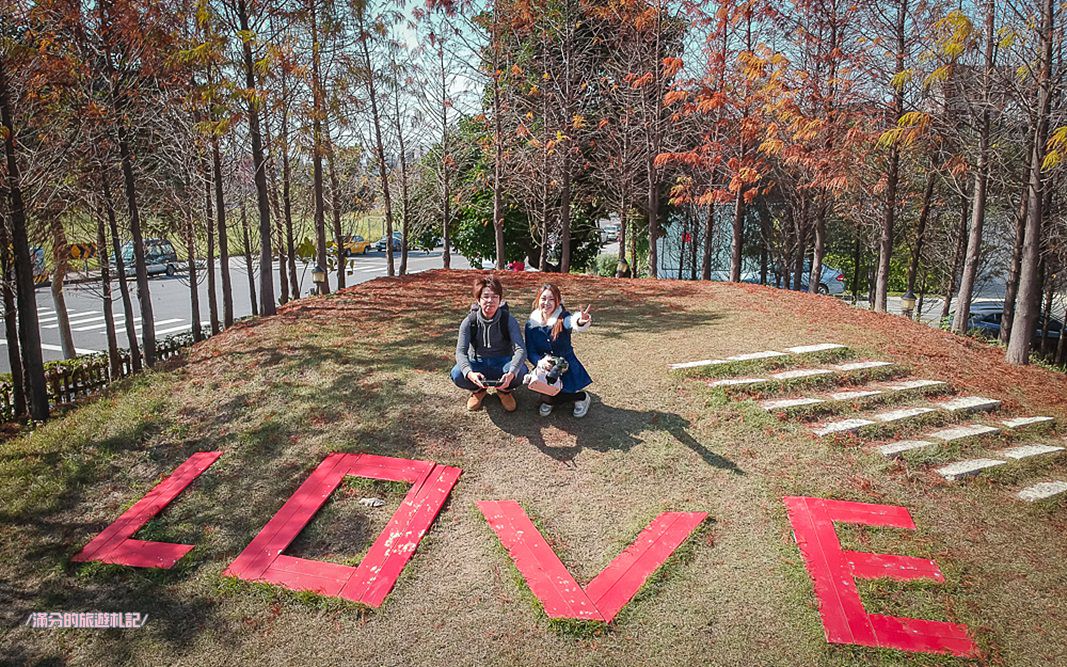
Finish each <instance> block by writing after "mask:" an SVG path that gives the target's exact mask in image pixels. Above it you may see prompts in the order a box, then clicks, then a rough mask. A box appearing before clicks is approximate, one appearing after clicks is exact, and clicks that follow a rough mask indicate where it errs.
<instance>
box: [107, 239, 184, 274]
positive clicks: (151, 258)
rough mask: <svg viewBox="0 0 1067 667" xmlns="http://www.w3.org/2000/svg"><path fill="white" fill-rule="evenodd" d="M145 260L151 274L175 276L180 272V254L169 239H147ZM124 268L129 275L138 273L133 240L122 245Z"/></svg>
mask: <svg viewBox="0 0 1067 667" xmlns="http://www.w3.org/2000/svg"><path fill="white" fill-rule="evenodd" d="M144 261H145V268H147V269H148V275H150V276H152V275H158V274H161V273H165V274H167V275H168V276H173V275H175V274H176V273H178V254H177V253H176V252H174V246H173V245H172V244H171V242H170V241H168V240H167V239H145V241H144ZM112 268H114V267H112ZM122 268H123V270H124V271H125V272H126V275H127V276H132V275H135V274H136V273H137V268H136V267H135V266H134V262H133V242H132V241H128V242H126V243H124V244H123V245H122Z"/></svg>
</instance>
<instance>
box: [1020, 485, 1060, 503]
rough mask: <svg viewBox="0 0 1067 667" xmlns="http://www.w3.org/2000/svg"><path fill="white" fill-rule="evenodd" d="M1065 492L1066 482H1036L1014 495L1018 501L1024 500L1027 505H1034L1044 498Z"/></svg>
mask: <svg viewBox="0 0 1067 667" xmlns="http://www.w3.org/2000/svg"><path fill="white" fill-rule="evenodd" d="M1065 491H1067V482H1064V481H1062V480H1053V481H1051V482H1038V483H1037V484H1033V485H1031V486H1028V487H1026V488H1025V489H1023V490H1022V491H1020V492H1019V493H1017V494H1015V497H1016V498H1018V499H1019V500H1025V501H1026V502H1028V503H1034V502H1037V501H1039V500H1044V499H1045V498H1051V497H1052V496H1058V495H1059V494H1061V493H1064V492H1065Z"/></svg>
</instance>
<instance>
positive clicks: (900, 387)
mask: <svg viewBox="0 0 1067 667" xmlns="http://www.w3.org/2000/svg"><path fill="white" fill-rule="evenodd" d="M947 385H948V383H947V382H942V381H941V380H904V381H903V382H890V383H888V384H886V385H885V388H886V389H888V390H889V391H908V390H910V389H926V388H928V387H944V386H947Z"/></svg>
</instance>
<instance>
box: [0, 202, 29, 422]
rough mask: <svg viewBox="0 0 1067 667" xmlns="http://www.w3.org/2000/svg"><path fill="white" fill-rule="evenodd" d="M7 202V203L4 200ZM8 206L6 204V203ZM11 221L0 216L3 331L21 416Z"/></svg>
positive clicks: (21, 372) (22, 383)
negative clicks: (9, 227) (9, 230)
mask: <svg viewBox="0 0 1067 667" xmlns="http://www.w3.org/2000/svg"><path fill="white" fill-rule="evenodd" d="M3 203H4V204H6V202H3ZM5 208H6V206H5ZM7 225H8V222H7V220H6V219H4V218H3V217H0V271H2V272H3V277H2V278H0V280H2V281H3V282H2V285H3V295H4V334H5V336H6V338H7V360H8V364H9V365H10V367H11V394H12V398H13V399H14V401H13V406H12V417H14V418H15V419H21V418H22V417H24V416H25V415H26V373H25V371H24V369H23V367H22V353H21V351H20V350H19V329H18V309H17V308H16V306H15V299H16V298H17V294H16V284H17V281H16V280H15V267H14V265H13V259H14V258H13V257H12V256H11V251H12V247H11V235H10V234H9V233H8V227H7Z"/></svg>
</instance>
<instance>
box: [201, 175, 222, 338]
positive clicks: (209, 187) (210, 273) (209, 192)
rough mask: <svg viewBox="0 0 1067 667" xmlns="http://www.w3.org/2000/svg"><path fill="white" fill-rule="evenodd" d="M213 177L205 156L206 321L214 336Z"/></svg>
mask: <svg viewBox="0 0 1067 667" xmlns="http://www.w3.org/2000/svg"><path fill="white" fill-rule="evenodd" d="M214 181H215V179H214V177H213V176H212V172H211V171H210V167H208V166H207V159H206V158H205V164H204V186H205V187H204V191H205V196H204V215H205V219H206V224H205V225H204V226H205V228H206V229H207V312H208V322H209V323H210V325H211V335H212V336H214V335H215V334H217V333H218V332H219V331H220V330H221V329H220V327H219V304H218V295H217V294H216V290H215V212H214V210H213V209H212V207H211V198H212V196H213V190H214Z"/></svg>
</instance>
